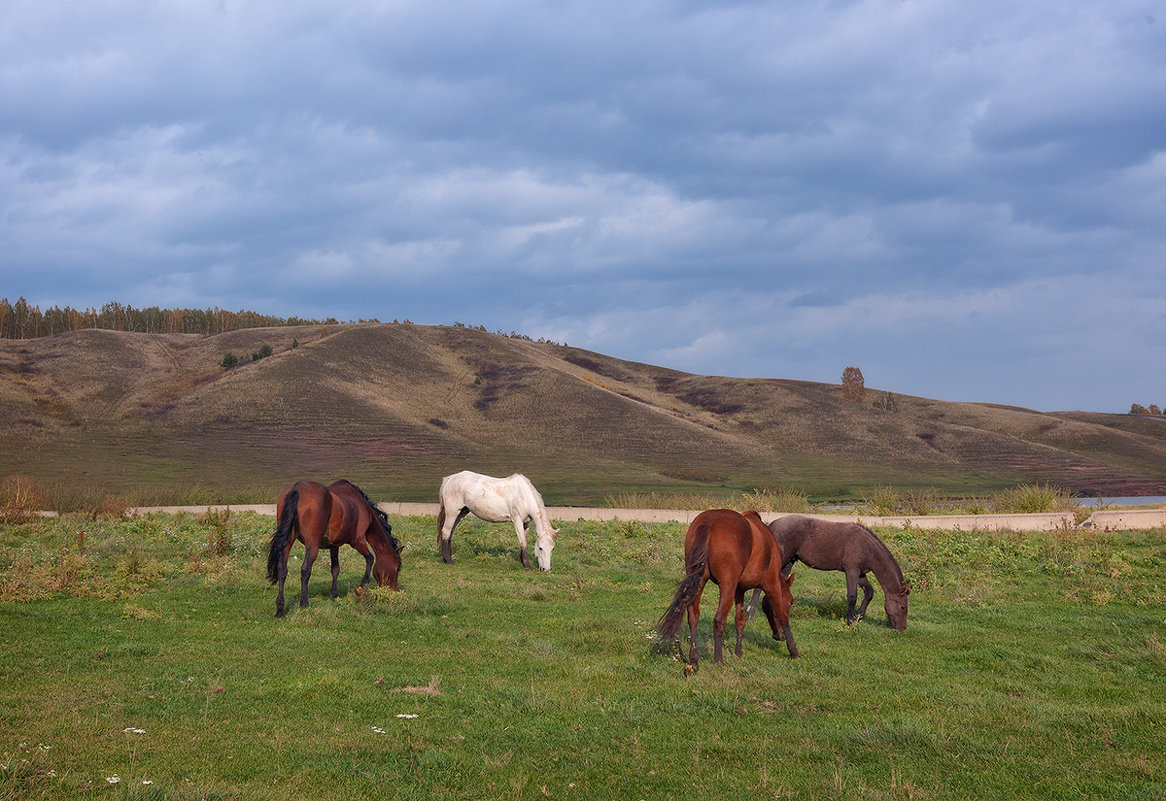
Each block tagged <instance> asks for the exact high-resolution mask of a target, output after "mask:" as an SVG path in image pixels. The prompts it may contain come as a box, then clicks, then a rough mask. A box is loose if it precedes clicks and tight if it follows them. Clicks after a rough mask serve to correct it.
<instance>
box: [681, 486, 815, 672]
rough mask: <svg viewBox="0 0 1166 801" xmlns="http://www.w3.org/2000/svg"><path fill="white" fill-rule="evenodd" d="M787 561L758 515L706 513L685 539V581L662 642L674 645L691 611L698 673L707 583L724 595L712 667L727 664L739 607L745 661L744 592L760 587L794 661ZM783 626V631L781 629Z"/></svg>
mask: <svg viewBox="0 0 1166 801" xmlns="http://www.w3.org/2000/svg"><path fill="white" fill-rule="evenodd" d="M781 565H782V555H781V549H780V548H778V546H777V541H776V540H774V538H773V535H772V534H770V533H769V529H767V528H766V527H765V523H763V522H762V521H761V518H760V517H758V515H757V513H756V512H752V511H750V512H746V513H745V514H743V515H742V514H740V513H738V512H734V511H733V510H731V509H710V510H709V511H706V512H701V513H700V514H699V515H697V516H696V519H695V520H693V521H692V524H691V525H690V526H689V527H688V533H687V534H686V535H685V538H684V566H685V577H684V580H683V581H681V582H680V586H679V587H678V588H677V589H676V596H675V597H674V598H673V599H672V604H671V605H670V606H669V607H668V610H667V611H666V612H665V613H664V616H663V617H662V618H660V623H659V626H658V629H659V632H660V638H661V640H670V639H672V638H674V637H675V636H676V635H677V633H678V632H679V631H680V618H681V615H682V614H683V613H684V610H685V609H687V610H688V633H689V636H688V639H689V648H688V659H689V664H690V666H691V667H692V669H693V670H694V671H695V670H696V669H697V662H698V656H697V639H696V624H697V622H698V621H699V620H700V596H701V593H703V592H704V585H705V583H706V582H708V581H710V580H711V581H713V582H715V583H716V584H717V585H718V586H719V587H720V590H721V596H720V600H719V603H718V604H717V611H716V614H715V615H714V617H713V662H723V661H724V660H723V659H722V657H721V641H722V639H723V638H724V633H725V625H726V623H727V621H728V618H729V609H730V607H732V606H733V605H734V604H735V605H736V607H737V614H736V619H735V622H736V625H737V648H736V651H735V653H736V654H737V656H741V633H742V631H743V630H744V628H745V608H744V601H745V590H747V589H750V588H753V587H758V588H760V589H762V590H764V591H765V601H764V602H763V603H762V605H761V608H762V609H763V610H764V611H765V616H766V617H767V618H768V619H769V626H770V628H771V629H772V630H773V638H774V639H775V640H779V639H781V638H782V636H783V635H784V637H785V642H786V645H787V646H788V647H789V655H790V657H791V658H794V659H796V658H797V656H798V649H797V646H796V645H795V644H794V636H793V632H791V631H790V627H789V610H790V606H791V605H792V604H793V595H792V594H791V593H790V589H789V588H790V584H792V583H793V575H792V574H791V575H790V576H789V577H788V578H787V577H786V576H784V575H782V572H781ZM779 624H780V627H779Z"/></svg>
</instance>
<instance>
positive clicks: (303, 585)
mask: <svg viewBox="0 0 1166 801" xmlns="http://www.w3.org/2000/svg"><path fill="white" fill-rule="evenodd" d="M276 519H277V520H279V525H278V527H277V528H276V530H275V534H274V535H273V536H272V538H271V550H270V551H269V552H268V554H267V578H268V579H269V580H270V581H271V583H272V584H275V583H276V582H279V595H278V597H276V599H275V616H276V617H283V615H284V606H283V582H284V579H286V578H287V560H288V555H289V554H290V553H291V547H292V545H293V544H295V541H296V540H299V541H300V542H302V543H303V544H304V566H303V567H302V568H301V569H300V607H301V608H305V607H307V605H308V579H309V578H310V577H311V575H312V563H313V562H315V561H316V554H317V553H318V552H319V550H320V548H322V547H323V548H328V549H330V550H331V552H332V599H333V600H335V599H336V579H337V577H338V576H339V575H340V546H341V545H351V546H352V547H353V548H355V549H356V550H358V551H359V552H360V553H361V554H363V555H364V561H365V570H364V578H363V579H362V580H361V582H360V586H361V587H363V586H365V585H366V584H368V580H369V576H370V575H371V576H375V577H376V580H377V586H380V587H385V586H388V587H390V588H392V589H394V590H395V589H397V574H398V573H400V571H401V546H400V545H398V544H397V541H396V540H395V539H394V538H393V529H392V526H390V525H389V519H388V518H387V517H386V516H385V513H384V512H382V511H381V510H380V509H378V508H377V507H376V505H375V504H373V502H372V501H370V500H369V498H368V496H367V495H365V494H364V490H362V489H361V488H360V487H358V486H356V485H355V484H353V483H351V482H349V481H345V480H343V479H341V480H340V481H337V482H336V483H334V484H332V485H331V486H328V487H325V486H324V485H323V484H321V483H319V482H318V481H299V482H296V483H295V484H293V485H292V486H291V487H289V488H288V489H286V490H284V492H283V494H282V495H280V496H279V503H278V505H277V506H276ZM374 554H375V557H376V559H375V564H374V559H373V557H374Z"/></svg>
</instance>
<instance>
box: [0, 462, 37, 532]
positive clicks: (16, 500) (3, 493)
mask: <svg viewBox="0 0 1166 801" xmlns="http://www.w3.org/2000/svg"><path fill="white" fill-rule="evenodd" d="M44 507H45V491H44V490H43V489H42V488H41V485H40V482H38V481H37V480H36V479H35V478H33V477H32V476H26V475H24V474H23V473H14V474H12V475H10V476H8V478H6V479H4V483H3V484H0V520H3V521H4V522H6V523H27V522H28V521H29V520H32V519H33V518H35V517H37V513H38V512H40V510H41V509H43V508H44Z"/></svg>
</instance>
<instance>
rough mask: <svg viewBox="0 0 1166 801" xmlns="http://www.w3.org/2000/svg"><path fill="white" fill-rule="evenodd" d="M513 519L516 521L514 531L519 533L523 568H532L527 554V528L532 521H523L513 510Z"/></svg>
mask: <svg viewBox="0 0 1166 801" xmlns="http://www.w3.org/2000/svg"><path fill="white" fill-rule="evenodd" d="M510 514H511V518H510V519H511V520H513V521H514V533H515V534H517V535H518V561H520V562H522V569H523V570H530V559H528V558H527V556H526V529H527V526H529V525H530V521H527V522H525V523H523V522H521V520H522V518H521V516H520V515H517V513H516V512H514V511H513V510H511V512H510Z"/></svg>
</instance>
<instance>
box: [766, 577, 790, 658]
mask: <svg viewBox="0 0 1166 801" xmlns="http://www.w3.org/2000/svg"><path fill="white" fill-rule="evenodd" d="M761 611H762V612H764V613H765V619H766V620H768V621H769V628H770V629H771V630H772V631H773V639H775V640H778V641H781V640H783V639H784V640H785V644H786V647H787V648H789V657H790V659H797V658H798V657H799V656H800V654H799V653H798V647H797V645H795V644H794V633H793V632H792V631H791V630H790V627H789V619H788V616H787V618H786V620H784V621H782V622H781V626H780V627H779V626H778V620H777V614H776V613H775V611H774V609H773V599H772V598H770V597H769V593H766V594H765V597H764V598H762V599H761Z"/></svg>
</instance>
